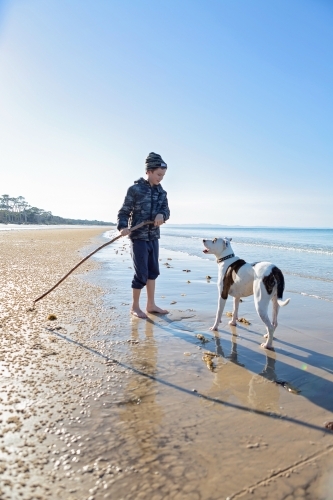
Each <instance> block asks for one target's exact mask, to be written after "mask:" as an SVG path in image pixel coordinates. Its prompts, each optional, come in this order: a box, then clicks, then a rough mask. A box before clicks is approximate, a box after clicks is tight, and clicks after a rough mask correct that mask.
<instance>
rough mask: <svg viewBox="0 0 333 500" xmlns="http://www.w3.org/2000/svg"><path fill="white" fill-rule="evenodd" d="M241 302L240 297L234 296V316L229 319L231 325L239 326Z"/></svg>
mask: <svg viewBox="0 0 333 500" xmlns="http://www.w3.org/2000/svg"><path fill="white" fill-rule="evenodd" d="M239 303H240V297H234V309H233V311H232V318H231V320H230V321H229V325H231V326H237V320H238V308H239Z"/></svg>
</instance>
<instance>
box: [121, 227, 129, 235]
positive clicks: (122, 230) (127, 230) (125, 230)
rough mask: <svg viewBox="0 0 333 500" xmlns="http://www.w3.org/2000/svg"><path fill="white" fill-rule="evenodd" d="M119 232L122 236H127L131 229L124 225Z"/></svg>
mask: <svg viewBox="0 0 333 500" xmlns="http://www.w3.org/2000/svg"><path fill="white" fill-rule="evenodd" d="M119 232H120V234H121V235H122V236H127V235H128V234H130V232H131V231H130V230H129V229H128V227H124V229H121V230H120V231H119Z"/></svg>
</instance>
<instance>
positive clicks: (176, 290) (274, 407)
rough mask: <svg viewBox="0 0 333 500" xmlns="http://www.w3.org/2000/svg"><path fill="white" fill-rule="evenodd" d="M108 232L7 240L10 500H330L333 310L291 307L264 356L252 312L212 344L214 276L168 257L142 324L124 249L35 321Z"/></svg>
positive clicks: (4, 304)
mask: <svg viewBox="0 0 333 500" xmlns="http://www.w3.org/2000/svg"><path fill="white" fill-rule="evenodd" d="M104 231H105V229H102V228H84V229H83V228H79V229H77V228H70V229H55V228H52V229H44V230H25V231H10V232H7V231H2V232H0V255H1V263H0V270H1V285H2V286H1V304H0V334H1V337H0V338H1V354H0V356H1V364H0V366H1V372H0V383H1V389H0V429H1V430H0V442H1V446H0V473H1V490H0V498H1V499H4V500H7V499H15V500H16V499H18V498H22V499H24V500H25V499H44V498H51V499H58V498H59V499H63V498H65V499H68V500H100V499H104V498H105V499H108V498H110V499H111V498H112V499H117V500H121V499H124V500H136V499H147V500H163V499H170V500H182V499H185V500H187V499H188V500H220V499H221V500H222V499H234V498H235V499H236V498H244V499H249V498H251V499H253V498H255V499H276V500H282V499H287V500H292V499H322V500H327V499H332V498H333V494H332V491H333V474H332V465H333V432H332V431H329V430H327V429H325V422H327V421H333V401H332V399H333V398H332V394H333V390H332V389H333V369H332V366H333V364H332V356H333V339H332V334H331V331H332V328H331V325H332V320H333V312H332V304H331V303H328V302H325V301H314V300H312V299H310V298H309V297H300V296H296V294H289V296H290V297H291V299H292V300H291V303H290V305H288V307H286V308H284V309H283V310H281V312H280V316H279V327H278V330H277V332H276V339H275V351H274V352H270V351H265V350H263V349H261V348H260V343H261V342H262V334H263V333H264V327H263V325H262V323H261V322H260V320H259V318H258V317H257V316H256V313H255V310H254V306H253V301H252V300H251V298H247V299H246V300H244V302H243V303H242V304H241V309H240V315H241V316H243V317H245V318H246V319H247V320H248V322H249V323H250V324H249V325H248V324H239V325H238V326H237V327H231V326H229V325H228V320H229V318H228V317H227V316H226V315H225V316H224V318H223V322H222V324H221V328H220V330H219V332H215V334H213V333H212V332H210V331H209V326H211V324H212V321H213V317H214V314H215V307H216V300H217V292H216V273H217V270H216V264H215V263H212V262H202V261H200V259H198V258H196V257H191V258H189V257H186V258H185V256H184V255H183V254H181V253H180V252H173V251H171V250H168V251H167V250H162V251H161V255H160V257H161V262H160V264H161V276H160V277H159V279H158V282H157V300H158V303H159V305H161V306H163V307H167V308H168V309H169V311H170V312H169V314H168V315H166V316H160V317H158V316H157V315H149V319H148V320H138V319H135V318H133V317H131V316H130V315H129V303H130V296H131V291H130V281H131V276H132V272H133V271H132V269H131V267H132V263H131V259H130V255H129V245H128V240H127V239H126V238H124V239H121V240H119V241H117V242H115V243H114V244H113V245H111V246H109V247H107V248H106V249H104V250H102V251H101V252H100V253H98V254H96V258H93V259H90V260H89V261H87V262H86V263H84V264H83V266H82V267H81V268H79V270H78V271H77V272H76V273H75V274H74V275H71V276H70V277H69V278H68V280H66V281H65V282H64V283H63V284H61V285H60V286H59V287H58V288H57V289H56V290H55V291H54V292H52V293H51V294H50V295H48V296H47V297H46V298H45V299H43V300H42V301H40V302H39V303H38V304H37V305H36V308H35V310H34V311H29V307H30V306H31V303H32V300H33V299H34V298H36V297H38V296H39V295H41V294H42V293H43V292H44V291H46V290H47V289H48V288H50V287H51V286H53V285H54V284H55V283H56V282H57V280H58V279H59V278H60V277H62V276H63V275H64V274H66V272H67V271H68V270H69V269H71V267H73V266H74V265H75V264H76V263H77V262H78V261H79V260H80V258H81V257H83V256H84V255H87V254H88V253H89V252H90V251H92V250H93V249H94V248H96V247H97V246H99V245H101V244H102V243H104V242H106V241H107V240H106V239H105V237H103V232H104ZM207 275H209V276H211V277H212V279H210V280H207V279H206V276H207ZM230 310H231V303H228V306H227V307H226V311H230ZM50 314H53V315H54V316H56V319H55V320H53V321H50V320H48V317H49V315H50ZM197 335H203V336H204V341H202V340H200V339H199V338H198V337H197ZM205 351H210V352H212V353H214V354H216V355H217V356H216V357H214V358H213V364H214V368H213V369H212V370H210V369H209V367H208V366H207V365H206V363H205V361H203V360H202V358H203V355H204V352H205ZM279 381H280V382H281V381H285V382H286V384H285V387H283V386H282V385H281V384H278V383H277V382H279ZM288 389H289V390H288ZM298 391H300V392H298Z"/></svg>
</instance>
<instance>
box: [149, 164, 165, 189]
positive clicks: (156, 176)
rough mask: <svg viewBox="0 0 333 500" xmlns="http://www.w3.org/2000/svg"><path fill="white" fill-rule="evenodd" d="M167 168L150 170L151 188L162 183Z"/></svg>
mask: <svg viewBox="0 0 333 500" xmlns="http://www.w3.org/2000/svg"><path fill="white" fill-rule="evenodd" d="M165 172H166V168H160V167H159V168H155V169H154V170H148V172H147V180H148V182H149V184H150V185H151V186H158V185H159V183H160V182H162V180H163V177H164V176H165Z"/></svg>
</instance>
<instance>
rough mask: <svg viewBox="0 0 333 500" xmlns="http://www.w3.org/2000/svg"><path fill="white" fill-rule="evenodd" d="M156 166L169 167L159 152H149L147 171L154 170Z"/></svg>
mask: <svg viewBox="0 0 333 500" xmlns="http://www.w3.org/2000/svg"><path fill="white" fill-rule="evenodd" d="M155 168H168V166H167V164H166V163H165V162H164V161H163V159H162V156H161V155H158V154H157V153H149V155H148V156H147V158H146V172H147V170H154V169H155Z"/></svg>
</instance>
